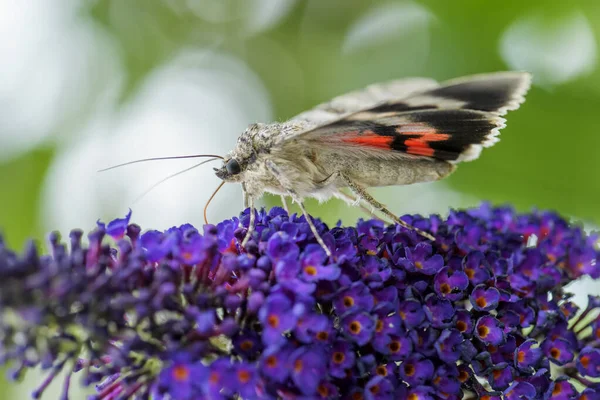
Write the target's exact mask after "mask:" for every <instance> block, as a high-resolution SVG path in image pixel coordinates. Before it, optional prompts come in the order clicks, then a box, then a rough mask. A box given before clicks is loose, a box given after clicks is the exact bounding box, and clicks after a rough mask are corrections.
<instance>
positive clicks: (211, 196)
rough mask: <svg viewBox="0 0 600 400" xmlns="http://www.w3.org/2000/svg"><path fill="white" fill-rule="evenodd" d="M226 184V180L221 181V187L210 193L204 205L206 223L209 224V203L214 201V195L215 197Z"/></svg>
mask: <svg viewBox="0 0 600 400" xmlns="http://www.w3.org/2000/svg"><path fill="white" fill-rule="evenodd" d="M224 184H225V181H223V182H221V184H220V185H219V187H218V188H217V189H216V190H215V191H214V192H213V194H211V195H210V197H209V199H208V201H207V202H206V205H205V206H204V223H205V224H208V218H206V210H207V209H208V205H209V204H210V202H211V201H212V199H213V197H215V195H216V194H217V192H218V191H219V189H221V188H222V187H223V185H224Z"/></svg>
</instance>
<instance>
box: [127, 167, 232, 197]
mask: <svg viewBox="0 0 600 400" xmlns="http://www.w3.org/2000/svg"><path fill="white" fill-rule="evenodd" d="M219 158H221V157H219ZM219 158H217V157H213V158H210V159H208V160H204V161H202V162H201V163H198V164H195V165H192V166H191V167H189V168H186V169H184V170H181V171H179V172H176V173H174V174H171V175H169V176H167V177H165V178H163V179H161V180H160V181H158V182H156V183H155V184H154V185H152V186H150V187H149V188H148V189H146V191H145V192H144V193H142V194H141V195H139V196H138V197H137V198H136V199H135V200H134V201H133V203H132V205H133V204H135V203H137V202H138V201H140V200H141V199H142V198H143V197H144V196H145V195H147V194H148V193H150V192H151V191H152V190H153V189H154V188H156V187H157V186H158V185H160V184H161V183H163V182H166V181H168V180H169V179H171V178H175V177H176V176H177V175H181V174H183V173H184V172H188V171H190V170H192V169H194V168H198V167H199V166H201V165H204V164H206V163H208V162H211V161H216V160H218V159H219ZM213 196H214V194H213Z"/></svg>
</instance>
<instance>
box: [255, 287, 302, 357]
mask: <svg viewBox="0 0 600 400" xmlns="http://www.w3.org/2000/svg"><path fill="white" fill-rule="evenodd" d="M291 310H292V302H291V301H290V299H289V298H288V297H287V296H285V295H284V294H281V293H274V294H272V295H270V296H269V297H268V298H267V300H266V301H265V304H264V305H263V306H262V307H261V308H260V310H259V312H258V318H259V319H260V322H261V323H262V324H263V327H264V330H263V333H262V339H263V343H264V344H265V345H266V346H273V345H276V344H279V343H282V342H283V341H285V337H284V336H283V333H284V332H286V331H288V330H290V329H292V328H293V327H294V326H295V325H296V321H297V320H298V318H297V316H296V315H295V314H294V313H293V312H291Z"/></svg>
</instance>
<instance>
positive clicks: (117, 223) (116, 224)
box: [96, 209, 131, 240]
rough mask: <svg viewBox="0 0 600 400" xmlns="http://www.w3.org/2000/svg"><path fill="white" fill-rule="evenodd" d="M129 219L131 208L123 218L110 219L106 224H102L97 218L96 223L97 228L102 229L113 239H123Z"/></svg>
mask: <svg viewBox="0 0 600 400" xmlns="http://www.w3.org/2000/svg"><path fill="white" fill-rule="evenodd" d="M130 219H131V209H129V212H128V213H127V215H125V218H118V219H114V220H112V221H110V222H109V223H108V224H104V223H103V222H100V220H98V221H97V222H96V224H97V225H98V228H100V229H102V230H104V231H105V232H106V234H107V235H108V236H110V237H112V238H113V239H115V240H119V239H123V237H124V236H125V233H126V232H127V225H129V220H130Z"/></svg>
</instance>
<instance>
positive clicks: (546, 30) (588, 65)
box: [499, 12, 597, 85]
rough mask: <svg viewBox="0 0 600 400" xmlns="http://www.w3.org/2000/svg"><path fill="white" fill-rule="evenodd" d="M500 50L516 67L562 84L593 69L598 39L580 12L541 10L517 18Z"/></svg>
mask: <svg viewBox="0 0 600 400" xmlns="http://www.w3.org/2000/svg"><path fill="white" fill-rule="evenodd" d="M499 49H500V54H501V55H502V58H503V59H504V60H505V62H506V63H507V64H508V65H509V66H510V67H511V68H512V69H515V70H524V71H529V72H531V73H533V77H534V81H535V82H537V83H538V84H541V85H556V84H561V83H564V82H567V81H570V80H573V79H575V78H578V77H580V76H582V75H586V74H588V73H590V72H592V71H593V70H594V69H595V68H596V64H597V41H596V37H595V35H594V30H593V29H592V27H591V25H590V22H589V21H588V19H587V18H586V17H585V15H584V14H583V13H581V12H573V13H571V14H566V15H564V16H561V17H557V18H547V17H545V16H544V15H543V14H542V13H541V12H540V13H534V14H531V15H529V16H526V17H522V18H519V19H517V20H516V21H514V22H513V23H512V24H511V25H510V26H509V27H508V28H507V29H506V31H505V32H504V33H503V35H502V38H501V39H500V44H499Z"/></svg>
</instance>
